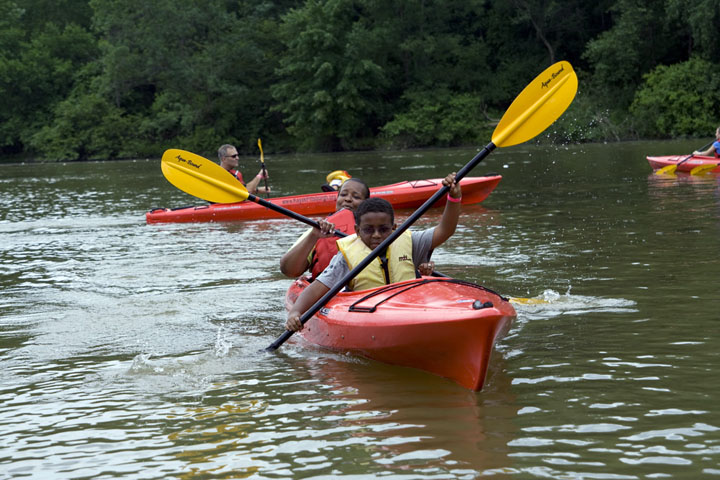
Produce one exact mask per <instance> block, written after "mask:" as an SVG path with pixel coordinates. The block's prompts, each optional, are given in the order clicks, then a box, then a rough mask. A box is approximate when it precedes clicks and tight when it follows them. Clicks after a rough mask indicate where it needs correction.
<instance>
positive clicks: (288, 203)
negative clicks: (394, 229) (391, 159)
mask: <svg viewBox="0 0 720 480" xmlns="http://www.w3.org/2000/svg"><path fill="white" fill-rule="evenodd" d="M501 178H502V177H501V176H500V175H489V176H486V177H465V178H463V179H462V180H460V185H461V186H462V203H464V204H472V203H480V202H482V201H483V200H485V199H486V198H487V197H488V195H490V193H491V192H492V191H493V190H494V189H495V187H497V184H498V183H500V179H501ZM441 187H442V178H431V179H428V180H415V181H410V182H408V181H405V182H400V183H393V184H392V185H384V186H382V187H372V188H370V195H371V196H372V197H380V198H384V199H385V200H387V201H388V202H390V203H391V204H392V206H393V207H394V208H396V209H398V208H417V207H419V206H420V205H422V204H423V203H424V202H425V200H427V199H428V198H430V197H431V196H432V195H433V194H434V193H435V192H436V191H437V190H438V189H439V188H441ZM336 199H337V192H324V193H312V194H308V195H293V196H289V197H277V198H268V199H267V201H268V202H271V203H274V204H276V205H279V206H281V207H284V208H286V209H288V210H292V211H294V212H296V213H299V214H300V215H305V216H311V215H329V214H331V213H333V212H334V211H335V200H336ZM443 205H445V198H442V199H440V200H438V202H437V203H435V204H434V205H433V207H440V206H443ZM264 218H285V217H284V215H282V214H281V213H278V212H276V211H274V210H270V209H269V208H267V207H263V206H262V205H259V204H257V203H254V202H250V201H245V202H240V203H216V204H213V205H203V206H199V207H183V208H176V209H170V208H155V209H153V210H150V211H149V212H147V213H146V214H145V219H146V220H147V223H179V222H230V221H235V220H259V219H264Z"/></svg>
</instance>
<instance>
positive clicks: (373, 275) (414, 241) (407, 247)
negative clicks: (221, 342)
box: [285, 172, 462, 331]
mask: <svg viewBox="0 0 720 480" xmlns="http://www.w3.org/2000/svg"><path fill="white" fill-rule="evenodd" d="M442 183H443V185H444V186H448V187H450V192H449V193H448V196H447V203H446V205H445V210H444V212H443V215H442V218H441V219H440V223H439V224H438V226H436V227H434V228H429V229H427V230H423V231H421V232H416V233H411V232H410V231H405V232H403V234H402V235H400V236H399V237H398V238H397V239H396V240H395V241H394V242H393V243H392V244H391V245H390V246H389V247H388V251H387V252H386V255H385V256H383V255H381V256H380V257H379V258H376V259H375V260H374V261H373V262H372V263H371V264H370V265H368V266H367V267H366V268H365V269H363V270H362V271H361V272H360V273H359V274H358V275H357V276H356V277H355V278H353V279H352V280H351V281H350V283H349V284H348V288H349V289H350V290H366V289H368V288H374V287H378V286H382V285H387V284H389V283H395V282H402V281H404V280H410V279H413V278H415V269H416V268H417V267H418V266H419V265H420V264H421V263H422V262H423V261H426V260H427V259H428V258H429V256H430V253H431V252H432V250H433V249H434V248H436V247H438V246H439V245H442V244H443V242H445V241H446V240H447V239H448V238H450V237H451V236H452V234H453V233H455V228H456V227H457V222H458V218H459V217H460V202H461V197H462V192H461V189H460V184H459V183H456V182H455V173H454V172H453V173H451V174H450V175H448V176H447V177H445V178H444V179H443V182H442ZM396 228H397V224H396V223H395V213H394V211H393V208H392V205H390V203H389V202H387V201H386V200H383V199H381V198H369V199H367V200H365V201H363V202H362V203H361V204H360V205H359V206H358V207H357V209H356V210H355V231H356V232H358V233H357V234H353V235H350V236H347V237H345V238H342V239H340V240H338V241H337V246H338V249H339V250H340V252H339V253H338V254H337V255H335V256H334V257H333V258H332V260H331V261H330V264H329V265H328V267H327V268H326V269H325V270H324V271H323V272H322V273H321V274H320V275H319V276H318V277H317V278H316V281H314V282H312V283H311V284H310V285H309V286H308V287H307V288H306V289H305V290H304V291H303V292H302V293H301V294H300V296H299V297H298V299H297V301H296V302H295V304H294V305H293V307H292V309H291V310H290V311H289V312H288V316H287V322H286V323H285V328H286V329H288V330H291V331H299V330H302V323H301V322H300V317H301V316H302V314H303V313H304V312H305V311H306V310H307V309H308V308H310V307H311V306H313V305H314V304H315V302H317V301H318V300H319V299H320V298H321V297H322V296H323V295H325V294H326V293H327V292H328V291H329V290H330V288H332V287H333V286H334V285H335V284H337V282H339V281H340V280H341V279H342V278H343V277H344V276H345V275H346V274H347V273H348V272H350V270H352V269H353V268H354V267H355V265H358V264H359V263H360V262H361V261H362V260H363V259H364V258H365V257H366V256H367V255H368V254H369V253H370V252H371V251H372V250H374V249H375V248H376V247H377V246H378V245H380V244H381V243H382V242H383V241H384V240H385V239H386V238H387V237H389V236H390V234H391V233H392V231H393V230H395V229H396Z"/></svg>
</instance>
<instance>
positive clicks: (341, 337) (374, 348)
mask: <svg viewBox="0 0 720 480" xmlns="http://www.w3.org/2000/svg"><path fill="white" fill-rule="evenodd" d="M308 285H309V283H308V281H307V279H305V278H299V279H297V280H295V282H293V284H292V285H291V286H290V288H289V289H288V291H287V294H286V297H285V308H286V309H288V310H289V309H290V308H291V307H292V305H293V304H294V303H295V301H296V300H297V298H298V295H300V293H301V292H302V291H303V289H304V288H305V287H307V286H308ZM515 317H516V313H515V309H514V308H513V306H512V305H511V304H510V303H509V301H508V299H507V298H503V297H501V296H500V295H498V294H497V293H495V292H493V291H491V290H488V289H486V288H485V287H482V286H480V285H476V284H474V283H470V282H465V281H462V280H455V279H452V278H437V277H423V278H420V279H413V280H408V281H405V282H398V283H393V284H390V285H385V286H382V287H377V288H372V289H369V290H362V291H358V292H340V293H338V294H337V295H336V296H335V297H333V298H332V299H331V300H330V301H329V302H328V303H327V304H326V305H325V307H323V308H322V309H320V311H319V312H318V313H317V314H316V315H315V316H313V317H312V318H311V319H309V320H308V321H307V323H306V324H305V326H304V328H303V329H302V331H300V332H299V335H300V336H302V338H303V339H305V340H306V341H308V342H311V343H314V344H316V345H319V346H321V347H325V348H329V349H332V350H335V351H340V352H351V353H355V354H358V355H361V356H364V357H367V358H371V359H374V360H379V361H381V362H385V363H390V364H393V365H402V366H406V367H412V368H418V369H420V370H425V371H427V372H430V373H433V374H435V375H440V376H442V377H447V378H449V379H451V380H453V381H454V382H456V383H458V384H460V385H462V386H463V387H465V388H468V389H470V390H474V391H478V390H480V389H481V388H482V386H483V383H484V382H485V376H486V374H487V370H488V365H489V363H490V354H491V353H492V350H493V346H494V345H495V342H496V340H497V339H498V338H500V337H501V336H502V335H504V334H505V333H506V332H507V330H508V329H509V328H510V324H511V323H512V321H513V320H514V319H515Z"/></svg>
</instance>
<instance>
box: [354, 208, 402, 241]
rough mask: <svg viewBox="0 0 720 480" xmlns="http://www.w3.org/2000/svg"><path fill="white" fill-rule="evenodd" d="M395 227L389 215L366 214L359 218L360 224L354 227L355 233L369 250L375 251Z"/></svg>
mask: <svg viewBox="0 0 720 480" xmlns="http://www.w3.org/2000/svg"><path fill="white" fill-rule="evenodd" d="M395 227H396V225H395V224H393V223H392V219H391V218H390V214H388V213H381V212H368V213H366V214H365V215H363V216H362V217H361V218H360V224H359V225H355V231H356V232H357V234H358V236H359V237H360V240H362V241H363V243H364V244H365V245H367V246H368V248H370V250H375V248H376V247H377V246H378V245H380V244H381V243H382V242H383V240H385V239H386V238H387V237H389V236H390V234H391V233H392V231H393V230H395Z"/></svg>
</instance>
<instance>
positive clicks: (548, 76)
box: [492, 61, 578, 147]
mask: <svg viewBox="0 0 720 480" xmlns="http://www.w3.org/2000/svg"><path fill="white" fill-rule="evenodd" d="M577 88H578V80H577V75H576V74H575V71H574V70H573V68H572V65H570V63H568V62H565V61H562V62H557V63H555V64H554V65H551V66H550V67H548V68H547V69H546V70H545V71H544V72H542V73H541V74H540V75H538V76H537V77H535V80H533V81H532V82H530V84H529V85H528V86H527V87H525V89H524V90H523V91H522V92H520V95H518V96H517V97H516V98H515V100H514V101H513V103H512V104H511V105H510V108H508V109H507V111H506V112H505V115H503V117H502V119H501V120H500V123H498V126H497V127H496V128H495V131H494V132H493V135H492V142H493V143H494V144H495V146H496V147H510V146H512V145H517V144H518V143H523V142H526V141H528V140H530V139H531V138H533V137H535V136H536V135H538V134H539V133H541V132H542V131H543V130H545V129H546V128H547V127H549V126H550V125H551V124H552V123H553V122H554V121H555V120H557V119H558V118H559V117H560V115H562V113H563V112H564V111H565V110H566V109H567V107H568V106H570V104H571V103H572V101H573V99H574V98H575V94H576V93H577Z"/></svg>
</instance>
